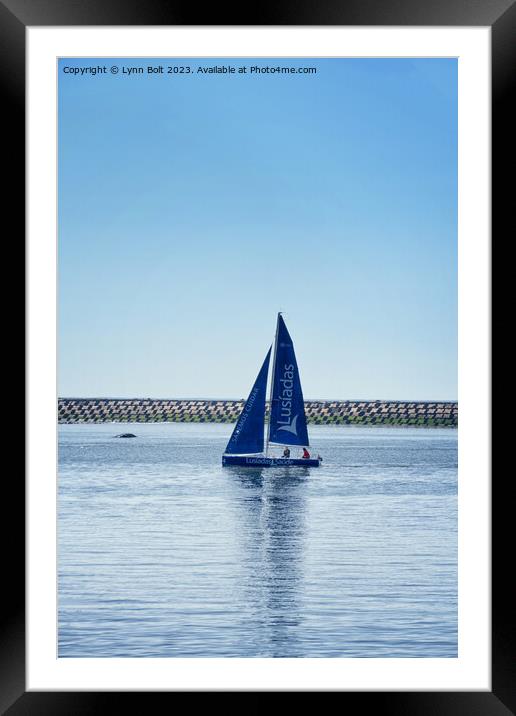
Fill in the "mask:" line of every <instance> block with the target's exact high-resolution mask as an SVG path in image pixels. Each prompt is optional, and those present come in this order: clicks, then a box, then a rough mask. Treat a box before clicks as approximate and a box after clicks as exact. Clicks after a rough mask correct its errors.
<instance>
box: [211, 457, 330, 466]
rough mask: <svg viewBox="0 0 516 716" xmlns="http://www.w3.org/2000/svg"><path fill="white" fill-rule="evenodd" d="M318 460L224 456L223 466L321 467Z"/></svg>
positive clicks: (310, 458)
mask: <svg viewBox="0 0 516 716" xmlns="http://www.w3.org/2000/svg"><path fill="white" fill-rule="evenodd" d="M320 464H321V460H319V459H318V458H312V457H307V458H301V457H299V458H296V457H264V456H261V455H256V456H251V455H223V456H222V465H240V466H242V467H290V466H295V467H319V465H320Z"/></svg>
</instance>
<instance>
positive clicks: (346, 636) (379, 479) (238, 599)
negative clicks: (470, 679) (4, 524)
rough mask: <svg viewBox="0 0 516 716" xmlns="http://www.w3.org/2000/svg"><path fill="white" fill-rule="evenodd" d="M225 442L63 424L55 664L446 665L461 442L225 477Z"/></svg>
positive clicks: (213, 428) (343, 436)
mask: <svg viewBox="0 0 516 716" xmlns="http://www.w3.org/2000/svg"><path fill="white" fill-rule="evenodd" d="M231 430H232V426H231V425H215V424H204V425H199V424H174V423H170V424H159V423H155V424H123V425H116V424H99V425H61V426H59V484H58V515H59V518H58V566H59V584H58V603H59V638H58V653H59V656H60V657H147V656H148V657H456V656H457V432H456V431H455V430H451V429H450V430H447V429H424V428H418V429H410V428H405V429H404V428H374V427H370V428H357V427H328V426H310V436H311V442H312V443H313V445H314V446H315V450H316V451H318V452H320V453H321V455H322V456H323V458H324V463H323V466H322V467H320V468H315V469H314V468H313V469H307V468H295V467H291V468H273V469H254V468H235V467H233V468H222V467H221V464H220V458H221V454H222V452H223V450H224V447H225V445H226V442H227V439H228V437H229V434H230V432H231ZM126 431H131V432H133V433H135V434H136V435H137V438H136V439H117V438H115V437H114V436H116V435H117V434H119V433H121V432H126Z"/></svg>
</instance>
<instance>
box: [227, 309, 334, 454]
mask: <svg viewBox="0 0 516 716" xmlns="http://www.w3.org/2000/svg"><path fill="white" fill-rule="evenodd" d="M271 354H272V375H271V381H270V402H269V404H270V414H269V421H268V423H267V426H265V397H266V392H267V382H268V373H269V363H270V359H271ZM265 427H266V430H265ZM265 433H266V434H265ZM274 446H276V448H274ZM279 446H286V449H285V450H284V452H283V455H276V454H274V453H275V451H276V450H277V449H278V447H279ZM308 447H309V441H308V430H307V427H306V415H305V405H304V401H303V393H302V390H301V381H300V379H299V371H298V368H297V361H296V355H295V353H294V345H293V343H292V339H291V337H290V334H289V332H288V330H287V327H286V325H285V321H284V320H283V316H282V315H281V313H278V319H277V323H276V335H275V338H274V344H273V346H271V347H270V348H269V350H268V352H267V355H266V356H265V360H264V361H263V364H262V367H261V368H260V371H259V373H258V376H257V378H256V380H255V383H254V385H253V387H252V389H251V392H250V393H249V397H248V398H247V400H246V402H245V404H244V407H243V408H242V412H241V413H240V416H239V418H238V420H237V422H236V425H235V428H234V430H233V432H232V434H231V437H230V438H229V442H228V444H227V446H226V450H225V452H224V454H223V455H222V464H223V465H241V466H252V467H274V466H283V465H299V466H303V467H319V465H320V464H321V461H322V460H321V458H320V457H319V456H317V457H312V456H310V453H309V452H308ZM290 448H292V450H290ZM294 451H295V453H296V455H292V453H293V452H294ZM285 453H286V455H285ZM303 454H304V455H305V457H303V456H302V455H303Z"/></svg>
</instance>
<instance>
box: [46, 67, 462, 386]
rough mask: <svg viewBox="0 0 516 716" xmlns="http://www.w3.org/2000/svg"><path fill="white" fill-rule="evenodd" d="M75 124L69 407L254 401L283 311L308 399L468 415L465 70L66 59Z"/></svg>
mask: <svg viewBox="0 0 516 716" xmlns="http://www.w3.org/2000/svg"><path fill="white" fill-rule="evenodd" d="M115 64H116V65H118V66H119V67H120V68H122V66H123V65H125V66H132V67H137V66H141V67H143V68H146V67H147V65H149V64H152V65H155V66H157V65H159V64H161V65H163V66H164V67H165V70H166V67H167V65H169V64H176V65H185V64H188V65H190V66H191V67H192V70H193V72H192V74H190V75H167V74H163V75H148V74H147V73H145V74H143V75H132V76H127V75H123V74H122V72H121V69H120V72H119V73H118V74H117V75H114V74H111V72H110V71H109V68H110V67H111V66H112V65H115ZM215 64H217V65H222V64H225V65H232V66H234V67H239V66H242V65H246V66H248V67H249V66H251V65H253V64H258V65H261V66H265V65H269V66H296V67H297V66H314V67H316V68H317V73H316V74H315V75H313V74H290V75H283V74H281V75H278V74H276V75H272V74H260V75H250V74H238V73H237V74H233V75H227V74H226V75H222V74H220V75H213V74H209V75H204V74H198V73H197V71H196V70H197V67H198V66H204V67H209V66H213V65H215ZM96 65H101V66H103V65H105V66H106V67H107V68H108V73H107V74H101V75H96V76H92V75H86V74H84V75H82V76H80V75H72V74H66V73H64V71H63V70H64V67H65V66H66V67H78V68H81V67H82V68H85V67H91V66H96ZM58 118H59V157H58V161H59V177H58V179H59V206H58V211H59V237H58V247H59V266H58V274H59V315H58V320H59V366H58V372H59V395H60V396H62V397H72V396H77V397H79V396H84V397H102V396H112V397H169V398H171V397H204V398H240V397H243V396H245V395H247V394H248V392H249V390H250V388H251V385H252V383H253V381H254V379H255V377H256V374H257V372H258V369H259V367H260V365H261V363H262V361H263V358H264V356H265V353H266V352H267V349H268V347H269V345H270V344H271V342H272V339H273V336H274V329H275V321H276V313H277V311H280V310H281V311H284V317H285V321H286V323H287V326H288V327H289V330H290V333H291V335H292V337H293V339H294V344H295V346H296V351H297V356H298V362H299V369H300V375H301V379H302V383H303V389H304V394H305V398H308V399H310V398H336V399H357V398H363V399H382V398H383V399H407V400H408V399H414V400H415V399H421V400H425V399H432V400H437V399H441V400H447V399H448V400H454V399H456V397H457V63H456V60H454V59H449V60H448V59H413V60H412V59H399V60H398V59H363V60H362V59H320V60H313V59H310V60H304V59H295V60H292V59H290V60H271V59H269V60H263V59H260V60H251V59H249V58H246V59H235V58H232V59H228V60H222V59H219V58H217V60H213V59H211V60H210V59H202V60H195V59H191V58H189V59H188V60H183V61H179V60H177V59H176V60H174V61H170V60H166V59H163V58H160V59H154V60H152V61H149V60H141V59H138V60H128V59H123V60H114V59H113V58H109V59H100V60H99V59H94V60H91V59H80V60H61V61H60V67H59V115H58Z"/></svg>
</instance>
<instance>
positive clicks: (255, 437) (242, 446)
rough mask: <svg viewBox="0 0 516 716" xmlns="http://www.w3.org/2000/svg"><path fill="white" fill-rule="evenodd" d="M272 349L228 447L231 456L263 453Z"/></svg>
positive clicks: (227, 451)
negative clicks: (266, 398) (266, 397)
mask: <svg viewBox="0 0 516 716" xmlns="http://www.w3.org/2000/svg"><path fill="white" fill-rule="evenodd" d="M270 357H271V349H270V348H269V351H268V353H267V355H266V357H265V360H264V361H263V365H262V367H261V368H260V372H259V373H258V377H257V378H256V381H255V383H254V385H253V389H252V390H251V392H250V393H249V397H248V398H247V401H246V404H245V405H244V408H243V410H242V412H241V413H240V417H239V418H238V421H237V424H236V425H235V429H234V430H233V433H232V435H231V437H230V438H229V442H228V445H227V447H226V453H229V454H235V453H237V454H244V455H245V454H248V453H259V452H263V426H264V421H265V393H266V390H267V373H268V372H269V360H270Z"/></svg>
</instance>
